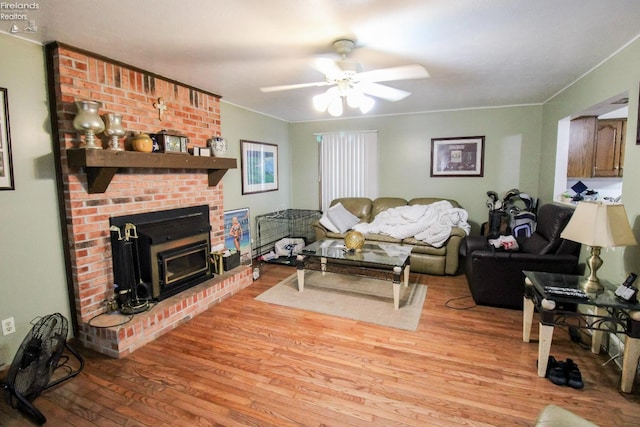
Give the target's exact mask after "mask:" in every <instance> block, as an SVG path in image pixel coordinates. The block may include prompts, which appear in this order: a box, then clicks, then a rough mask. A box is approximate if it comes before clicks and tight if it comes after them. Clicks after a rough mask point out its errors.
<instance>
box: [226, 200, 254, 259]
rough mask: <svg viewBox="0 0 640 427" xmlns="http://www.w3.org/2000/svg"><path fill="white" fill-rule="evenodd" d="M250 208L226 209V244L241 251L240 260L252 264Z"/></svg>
mask: <svg viewBox="0 0 640 427" xmlns="http://www.w3.org/2000/svg"><path fill="white" fill-rule="evenodd" d="M250 224H251V221H250V218H249V208H242V209H234V210H230V211H224V246H225V248H226V249H229V250H230V251H236V252H239V253H240V262H241V263H243V264H251V228H250Z"/></svg>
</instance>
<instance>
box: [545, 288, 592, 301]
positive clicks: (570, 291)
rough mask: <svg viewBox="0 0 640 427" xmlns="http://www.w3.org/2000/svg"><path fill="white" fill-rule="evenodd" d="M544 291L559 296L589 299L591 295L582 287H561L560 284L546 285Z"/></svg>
mask: <svg viewBox="0 0 640 427" xmlns="http://www.w3.org/2000/svg"><path fill="white" fill-rule="evenodd" d="M544 292H545V293H546V294H548V295H552V296H558V297H566V298H576V299H589V295H587V293H586V292H585V291H583V290H582V289H574V288H561V287H559V286H545V287H544Z"/></svg>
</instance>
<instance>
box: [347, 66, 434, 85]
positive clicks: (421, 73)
mask: <svg viewBox="0 0 640 427" xmlns="http://www.w3.org/2000/svg"><path fill="white" fill-rule="evenodd" d="M426 77H429V73H428V72H427V70H426V69H425V68H424V67H423V66H422V65H418V64H413V65H401V66H399V67H391V68H380V69H379V70H371V71H365V72H362V73H358V78H359V79H360V80H361V81H367V82H388V81H391V80H408V79H423V78H426Z"/></svg>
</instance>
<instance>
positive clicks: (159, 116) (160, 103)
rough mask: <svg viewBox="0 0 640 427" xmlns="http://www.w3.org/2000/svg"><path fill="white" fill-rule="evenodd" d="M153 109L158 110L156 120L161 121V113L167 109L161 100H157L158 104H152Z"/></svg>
mask: <svg viewBox="0 0 640 427" xmlns="http://www.w3.org/2000/svg"><path fill="white" fill-rule="evenodd" d="M153 108H155V109H157V110H158V120H162V113H164V112H165V111H166V110H167V109H168V107H167V104H165V103H164V101H163V100H162V98H158V102H154V103H153Z"/></svg>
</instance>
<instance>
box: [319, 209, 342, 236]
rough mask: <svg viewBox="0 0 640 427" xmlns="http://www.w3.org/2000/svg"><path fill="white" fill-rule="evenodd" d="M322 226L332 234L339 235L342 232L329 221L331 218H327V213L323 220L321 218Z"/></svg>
mask: <svg viewBox="0 0 640 427" xmlns="http://www.w3.org/2000/svg"><path fill="white" fill-rule="evenodd" d="M320 224H322V226H323V227H324V228H326V229H327V230H329V231H331V232H332V233H339V232H340V230H338V227H336V226H335V225H334V224H333V223H332V222H331V220H330V219H329V217H328V216H327V213H326V212H325V213H324V215H322V218H320Z"/></svg>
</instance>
